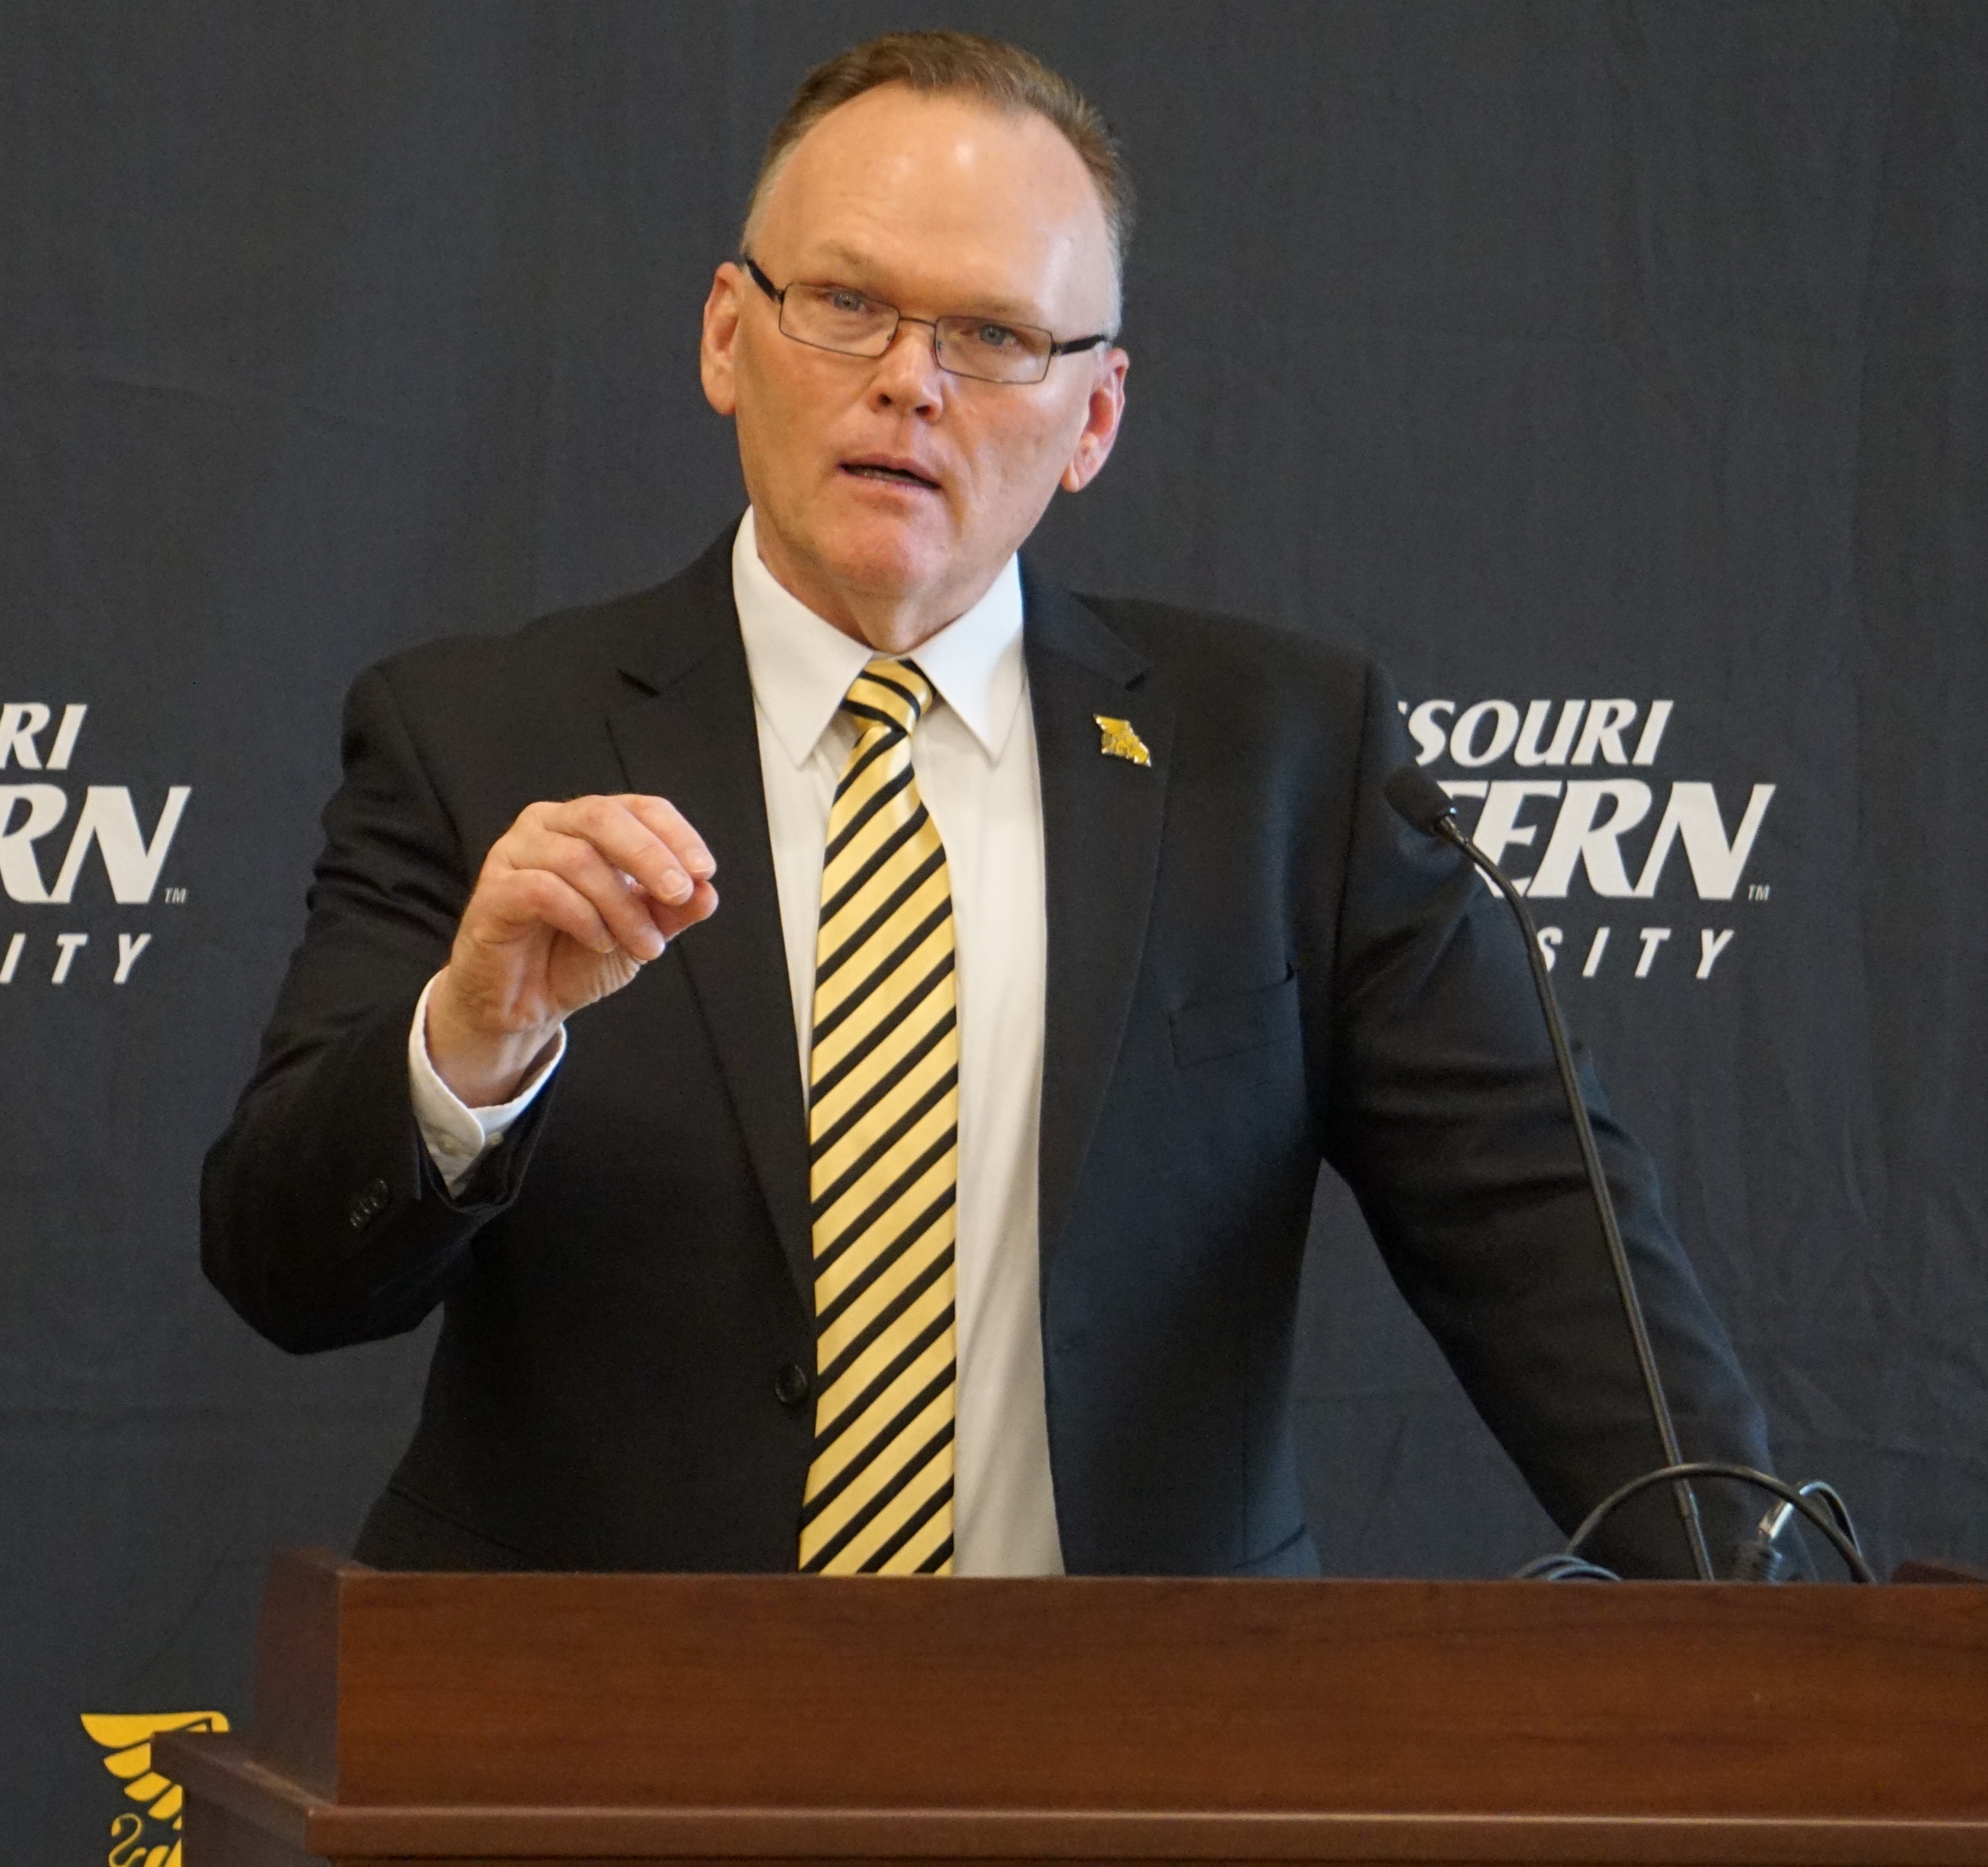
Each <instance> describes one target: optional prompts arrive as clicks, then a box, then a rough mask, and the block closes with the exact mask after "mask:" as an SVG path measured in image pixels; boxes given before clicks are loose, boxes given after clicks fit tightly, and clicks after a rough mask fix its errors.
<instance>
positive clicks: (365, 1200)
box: [345, 1180, 393, 1232]
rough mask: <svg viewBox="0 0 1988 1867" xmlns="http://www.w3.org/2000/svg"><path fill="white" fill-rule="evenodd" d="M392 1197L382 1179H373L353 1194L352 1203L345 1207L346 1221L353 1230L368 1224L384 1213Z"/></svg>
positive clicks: (360, 1228) (358, 1229)
mask: <svg viewBox="0 0 1988 1867" xmlns="http://www.w3.org/2000/svg"><path fill="white" fill-rule="evenodd" d="M392 1199H393V1195H392V1193H391V1192H390V1191H389V1190H388V1189H387V1182H385V1181H384V1180H374V1182H371V1184H370V1185H367V1186H364V1187H362V1188H361V1189H360V1191H359V1192H357V1194H356V1195H355V1196H353V1201H352V1203H351V1204H350V1206H347V1208H346V1209H345V1218H346V1223H347V1224H348V1225H350V1226H351V1227H352V1229H353V1231H355V1232H357V1231H360V1230H362V1229H364V1228H365V1227H366V1226H369V1225H370V1224H371V1223H373V1221H374V1219H377V1218H378V1217H379V1216H380V1214H381V1213H384V1211H385V1210H386V1209H387V1206H388V1205H389V1204H391V1202H392Z"/></svg>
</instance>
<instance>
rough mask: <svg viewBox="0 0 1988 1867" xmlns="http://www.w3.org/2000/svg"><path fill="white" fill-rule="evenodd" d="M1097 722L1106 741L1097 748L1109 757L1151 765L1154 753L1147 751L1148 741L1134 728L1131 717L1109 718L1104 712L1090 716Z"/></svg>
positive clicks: (1135, 763)
mask: <svg viewBox="0 0 1988 1867" xmlns="http://www.w3.org/2000/svg"><path fill="white" fill-rule="evenodd" d="M1090 717H1091V718H1092V719H1094V720H1096V721H1097V726H1098V730H1099V731H1100V732H1102V733H1103V734H1104V743H1103V744H1102V745H1100V746H1099V747H1098V748H1097V749H1098V750H1099V751H1100V752H1101V753H1104V756H1105V757H1107V759H1128V760H1129V761H1130V762H1131V763H1133V764H1134V765H1151V763H1152V762H1153V755H1152V754H1151V753H1149V752H1148V751H1147V749H1146V742H1145V741H1144V739H1141V738H1140V736H1138V733H1136V732H1134V731H1133V730H1132V722H1131V721H1130V720H1129V719H1106V718H1105V716H1104V715H1103V714H1102V713H1094V714H1092V715H1091V716H1090Z"/></svg>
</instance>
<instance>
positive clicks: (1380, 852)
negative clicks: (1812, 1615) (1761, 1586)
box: [1313, 672, 1768, 1575]
mask: <svg viewBox="0 0 1988 1867" xmlns="http://www.w3.org/2000/svg"><path fill="white" fill-rule="evenodd" d="M1410 756H1411V755H1410V753H1409V750H1408V743H1407V738H1406V735H1405V733H1404V732H1403V731H1402V730H1401V725H1400V721H1399V718H1398V709H1397V707H1396V705H1395V697H1394V694H1393V692H1392V689H1391V685H1389V683H1388V682H1387V681H1386V679H1385V678H1384V676H1381V675H1379V674H1378V672H1377V673H1376V674H1374V675H1373V677H1372V678H1371V680H1370V682H1369V688H1368V702H1367V714H1366V722H1365V727H1364V732H1363V735H1362V742H1361V751H1360V769H1359V773H1358V776H1357V783H1356V787H1355V797H1356V802H1355V807H1354V813H1353V822H1352V827H1351V839H1350V844H1349V847H1348V849H1347V863H1346V867H1345V870H1344V873H1345V875H1346V878H1347V880H1346V884H1345V888H1344V895H1343V898H1342V900H1341V903H1340V905H1339V929H1338V939H1337V955H1338V958H1337V966H1336V969H1335V971H1336V976H1335V977H1334V979H1333V981H1332V985H1331V990H1332V1009H1331V1014H1330V1015H1331V1020H1332V1033H1333V1034H1332V1042H1331V1043H1330V1046H1329V1047H1328V1054H1329V1056H1330V1071H1329V1076H1328V1078H1327V1081H1324V1083H1322V1084H1316V1085H1315V1086H1314V1090H1313V1093H1314V1094H1315V1095H1316V1096H1317V1098H1318V1106H1319V1107H1320V1108H1322V1109H1323V1110H1324V1111H1326V1153H1327V1158H1329V1159H1330V1162H1332V1164H1333V1165H1334V1166H1335V1167H1336V1168H1337V1169H1338V1171H1339V1172H1341V1175H1343V1176H1344V1179H1346V1180H1347V1183H1348V1184H1349V1185H1350V1186H1351V1188H1352V1189H1353V1192H1354V1195H1355V1196H1356V1197H1357V1199H1358V1200H1359V1202H1360V1204H1361V1209H1362V1210H1363V1212H1364V1214H1365V1216H1366V1217H1367V1219H1368V1223H1369V1226H1371V1229H1372V1232H1373V1234H1374V1239H1375V1241H1376V1242H1377V1243H1378V1245H1379V1246H1380V1249H1381V1253H1382V1255H1383V1257H1384V1259H1385V1260H1386V1262H1387V1264H1388V1269H1389V1270H1390V1272H1391V1274H1392V1275H1393V1277H1394V1278H1395V1282H1396V1283H1397V1284H1398V1286H1399V1287H1400V1288H1401V1291H1402V1293H1403V1294H1404V1295H1405V1297H1407V1299H1408V1303H1409V1304H1410V1305H1411V1307H1412V1308H1413V1309H1414V1310H1415V1313H1416V1314H1417V1315H1418V1316H1419V1317H1421V1319H1422V1321H1423V1322H1424V1323H1425V1324H1426V1325H1427V1326H1428V1328H1429V1330H1430V1331H1431V1332H1432V1334H1433V1335H1434V1336H1435V1339H1436V1341H1437V1342H1438V1343H1439V1344H1440V1346H1441V1347H1442V1350H1443V1351H1444V1353H1445V1355H1446V1357H1447V1358H1448V1359H1449V1362H1450V1365H1451V1366H1452V1368H1454V1369H1455V1372H1456V1373H1457V1375H1458V1376H1459V1378H1460V1379H1461V1380H1462V1384H1463V1385H1464V1387H1465V1388H1466V1390H1467V1392H1469V1395H1470V1398H1471V1399H1472V1402H1473V1403H1474V1404H1475V1405H1476V1407H1477V1409H1478V1410H1479V1412H1480V1413H1481V1414H1482V1415H1483V1418H1484V1419H1485V1420H1486V1422H1487V1423H1488V1424H1489V1426H1490V1427H1491V1429H1492V1430H1493V1432H1494V1433H1496V1436H1497V1437H1498V1439H1499V1441H1500V1442H1501V1443H1502V1444H1503V1446H1505V1448H1506V1450H1507V1451H1508V1452H1509V1453H1510V1454H1511V1456H1512V1457H1513V1459H1514V1460H1515V1462H1516V1463H1517V1465H1518V1466H1519V1468H1520V1470H1521V1472H1522V1473H1523V1474H1524V1476H1525V1477H1526V1481H1527V1483H1529V1484H1530V1486H1532V1488H1533V1491H1534V1493H1536V1495H1537V1497H1539V1499H1540V1501H1541V1503H1543V1504H1544V1505H1545V1506H1546V1507H1547V1510H1549V1511H1550V1513H1551V1514H1552V1515H1553V1516H1554V1518H1555V1520H1557V1522H1558V1523H1559V1524H1560V1525H1561V1526H1562V1527H1563V1528H1565V1529H1568V1530H1571V1529H1572V1528H1573V1527H1574V1524H1576V1523H1577V1522H1578V1521H1579V1520H1580V1519H1581V1517H1583V1516H1584V1515H1585V1514H1586V1513H1587V1511H1588V1510H1590V1509H1591V1508H1592V1507H1594V1505H1595V1504H1596V1503H1599V1502H1600V1501H1601V1499H1602V1498H1603V1497H1605V1496H1606V1495H1607V1494H1608V1493H1609V1492H1610V1491H1611V1490H1614V1488H1615V1487H1616V1486H1618V1485H1619V1484H1621V1483H1624V1482H1625V1481H1626V1480H1628V1479H1630V1478H1631V1477H1634V1476H1637V1475H1638V1474H1639V1473H1643V1472H1645V1471H1648V1470H1652V1469H1653V1468H1655V1466H1659V1465H1661V1464H1662V1463H1663V1459H1662V1450H1661V1442H1660V1440H1659V1439H1658V1436H1657V1431H1656V1428H1655V1425H1654V1423H1653V1422H1652V1419H1651V1415H1650V1409H1649V1407H1648V1403H1647V1401H1646V1399H1645V1392H1644V1388H1643V1385H1642V1382H1641V1376H1640V1374H1639V1372H1638V1367H1637V1363H1636V1361H1635V1352H1634V1349H1633V1347H1632V1345H1631V1338H1630V1335H1629V1332H1628V1324H1627V1321H1626V1318H1625V1314H1624V1310H1623V1306H1622V1303H1621V1298H1620V1296H1619V1294H1618V1291H1617V1288H1616V1286H1615V1282H1614V1277H1613V1274H1612V1273H1611V1269H1610V1265H1609V1259H1608V1249H1607V1246H1606V1244H1605V1243H1604V1240H1603V1237H1602V1233H1601V1224H1600V1221H1599V1220H1598V1219H1597V1216H1596V1214H1595V1211H1594V1204H1593V1202H1592V1200H1591V1198H1590V1196H1589V1191H1588V1185H1587V1177H1586V1175H1585V1173H1584V1170H1583V1167H1582V1162H1581V1152H1580V1148H1579V1143H1578V1141H1577V1137H1576V1135H1575V1132H1574V1122H1573V1118H1572V1116H1571V1114H1570V1111H1569V1110H1568V1108H1567V1102H1566V1098H1565V1096H1564V1094H1563V1091H1562V1087H1561V1083H1560V1076H1559V1073H1558V1070H1557V1067H1556V1066H1555V1064H1554V1057H1553V1052H1552V1048H1551V1046H1550V1041H1549V1040H1548V1037H1547V1031H1546V1027H1545V1025H1544V1023H1543V1018H1542V1015H1541V1012H1540V1006H1539V1004H1538V1002H1537V996H1536V995H1535V992H1534V988H1533V982H1532V979H1531V976H1530V969H1529V965H1528V962H1527V959H1526V952H1525V946H1524V940H1523V935H1521V933H1520V931H1519V928H1518V926H1517V925H1516V922H1514V920H1513V918H1512V916H1511V915H1510V910H1509V908H1507V907H1506V905H1505V903H1504V902H1503V901H1501V900H1499V898H1496V897H1495V896H1494V895H1493V894H1492V893H1491V892H1490V891H1489V889H1488V888H1486V885H1485V884H1484V883H1483V881H1482V880H1481V879H1480V878H1479V877H1478V876H1477V874H1476V872H1475V871H1474V870H1473V869H1472V868H1470V866H1469V864H1468V863H1467V862H1466V860H1465V858H1464V857H1462V855H1461V854H1459V852H1458V851H1455V850H1454V849H1452V848H1451V847H1449V846H1448V845H1446V844H1442V843H1440V842H1439V841H1437V840H1435V839H1434V838H1433V837H1428V836H1425V835H1423V834H1421V833H1420V832H1418V831H1416V830H1412V829H1411V828H1410V827H1408V825H1406V824H1404V823H1403V822H1402V821H1401V820H1400V819H1399V818H1398V817H1397V816H1396V815H1395V812H1394V810H1392V808H1391V807H1390V806H1389V804H1388V802H1387V800H1386V799H1385V798H1384V796H1383V795H1382V793H1381V786H1383V784H1384V783H1385V781H1386V780H1387V778H1388V776H1389V774H1390V773H1391V772H1392V771H1393V770H1395V769H1396V768H1397V767H1398V766H1400V765H1401V764H1404V763H1407V762H1408V759H1409V757H1410ZM1577 1057H1580V1053H1579V1052H1578V1051H1577ZM1579 1067H1580V1069H1581V1078H1582V1081H1583V1083H1584V1087H1585V1091H1586V1099H1587V1105H1588V1108H1589V1111H1590V1114H1591V1117H1592V1119H1593V1121H1594V1131H1595V1138H1596V1141H1597V1145H1598V1147H1599V1149H1600V1152H1601V1159H1602V1163H1603V1167H1604V1172H1605V1174H1606V1176H1607V1179H1608V1185H1609V1187H1610V1189H1611V1192H1612V1193H1613V1195H1614V1201H1615V1205H1616V1208H1617V1211H1618V1214H1619V1216H1620V1218H1621V1229H1622V1234H1623V1239H1624V1242H1625V1246H1626V1247H1627V1250H1628V1257H1629V1260H1630V1263H1631V1268H1632V1270H1633V1272H1634V1274H1635V1280H1636V1283H1637V1284H1638V1288H1639V1289H1640V1290H1641V1295H1642V1299H1643V1302H1644V1305H1645V1310H1646V1311H1647V1314H1648V1321H1649V1328H1650V1332H1651V1335H1652V1339H1653V1341H1654V1343H1655V1350H1656V1356H1657V1360H1658V1366H1659V1368H1660V1369H1661V1371H1662V1376H1663V1378H1664V1382H1665V1387H1666V1389H1667V1392H1668V1399H1669V1401H1670V1404H1671V1407H1672V1412H1673V1413H1674V1415H1675V1419H1676V1424H1677V1429H1678V1435H1679V1440H1680V1443H1681V1444H1682V1448H1683V1451H1684V1455H1685V1457H1686V1458H1687V1459H1729V1460H1736V1461H1737V1462H1739V1463H1744V1464H1748V1465H1753V1466H1762V1467H1764V1466H1766V1465H1767V1457H1768V1453H1767V1439H1766V1431H1765V1426H1764V1422H1763V1419H1762V1417H1761V1414H1760V1409H1759V1408H1758V1406H1757V1405H1756V1403H1755V1402H1754V1400H1753V1396H1752V1395H1751V1393H1750V1392H1749V1390H1748V1387H1747V1384H1746V1379H1745V1377H1744V1376H1743V1374H1742V1372H1741V1371H1740V1368H1739V1364H1738V1361H1737V1360H1736V1358H1735V1356H1734V1354H1733V1348H1732V1346H1731V1344H1730V1342H1729V1340H1728V1339H1727V1337H1726V1331H1725V1330H1724V1328H1723V1326H1722V1325H1721V1324H1720V1322H1719V1319H1718V1317H1717V1316H1716V1314H1714V1313H1713V1311H1712V1307H1711V1305H1710V1304H1709V1302H1708V1301H1707V1300H1706V1296H1705V1294H1704V1292H1703V1290H1702V1289H1701V1287H1700V1286H1699V1282H1698V1280H1697V1278H1696V1276H1695V1275H1694V1273H1693V1272H1692V1267H1691V1265H1690V1263H1689V1261H1688V1260H1687V1259H1686V1257H1685V1253H1684V1251H1683V1250H1682V1246H1680V1245H1679V1242H1678V1240H1677V1238H1676V1237H1675V1235H1674V1234H1673V1233H1672V1230H1671V1229H1670V1227H1669V1226H1668V1223H1666V1221H1665V1217H1664V1214H1663V1210H1662V1204H1661V1202H1660V1198H1659V1194H1658V1184H1657V1177H1656V1173H1655V1169H1654V1167H1653V1166H1652V1163H1651V1162H1650V1159H1649V1157H1648V1155H1646V1154H1645V1152H1643V1150H1642V1149H1641V1148H1640V1147H1639V1146H1638V1145H1637V1143H1636V1142H1635V1140H1634V1138H1632V1137H1631V1135H1629V1134H1628V1132H1627V1131H1625V1129H1624V1128H1622V1126H1621V1125H1620V1124H1619V1123H1618V1122H1617V1121H1615V1120H1614V1118H1613V1117H1612V1116H1611V1114H1610V1113H1609V1110H1608V1103H1607V1101H1605V1099H1604V1097H1603V1095H1602V1093H1601V1087H1600V1085H1599V1084H1598V1083H1597V1081H1596V1080H1595V1077H1594V1072H1593V1070H1592V1068H1591V1067H1590V1066H1589V1065H1588V1064H1587V1062H1586V1061H1585V1060H1584V1059H1581V1061H1580V1064H1579ZM1700 1494H1701V1500H1702V1506H1703V1509H1704V1513H1705V1517H1706V1532H1707V1541H1708V1543H1709V1545H1710V1547H1711V1551H1712V1558H1713V1562H1714V1565H1715V1568H1718V1569H1720V1570H1722V1571H1723V1569H1724V1568H1725V1566H1726V1564H1727V1562H1728V1561H1729V1558H1730V1555H1731V1552H1732V1549H1733V1544H1734V1542H1735V1541H1736V1537H1737V1536H1738V1535H1739V1534H1740V1531H1741V1529H1742V1527H1743V1524H1745V1523H1746V1522H1747V1521H1749V1520H1750V1518H1751V1517H1756V1516H1757V1515H1758V1514H1759V1510H1758V1507H1757V1500H1755V1499H1753V1497H1746V1496H1743V1495H1741V1494H1739V1493H1736V1491H1735V1490H1734V1489H1733V1487H1731V1486H1721V1485H1706V1486H1701V1487H1700ZM1750 1507H1752V1508H1750ZM1592 1553H1593V1554H1594V1557H1595V1558H1596V1559H1597V1560H1598V1561H1604V1562H1608V1563H1610V1564H1611V1566H1614V1567H1617V1568H1620V1569H1621V1570H1622V1571H1624V1572H1625V1573H1629V1574H1646V1575H1652V1574H1654V1575H1665V1574H1667V1575H1689V1574H1692V1566H1691V1562H1690V1558H1689V1546H1688V1544H1686V1543H1685V1539H1684V1535H1683V1532H1682V1527H1681V1525H1680V1523H1679V1517H1678V1515H1677V1511H1676V1507H1675V1503H1674V1502H1673V1500H1672V1493H1671V1492H1670V1490H1669V1489H1668V1487H1663V1488H1662V1489H1660V1490H1657V1491H1653V1492H1652V1493H1648V1494H1646V1495H1645V1497H1643V1498H1641V1500H1637V1501H1636V1502H1635V1503H1632V1504H1631V1505H1629V1506H1627V1507H1625V1508H1624V1509H1623V1510H1621V1511H1620V1512H1618V1514H1617V1516H1616V1517H1615V1518H1614V1520H1613V1521H1612V1523H1611V1526H1610V1527H1609V1529H1608V1531H1607V1532H1606V1533H1605V1534H1604V1536H1603V1537H1601V1539H1600V1540H1599V1541H1598V1542H1597V1545H1596V1547H1595V1548H1594V1551H1593V1552H1592Z"/></svg>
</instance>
